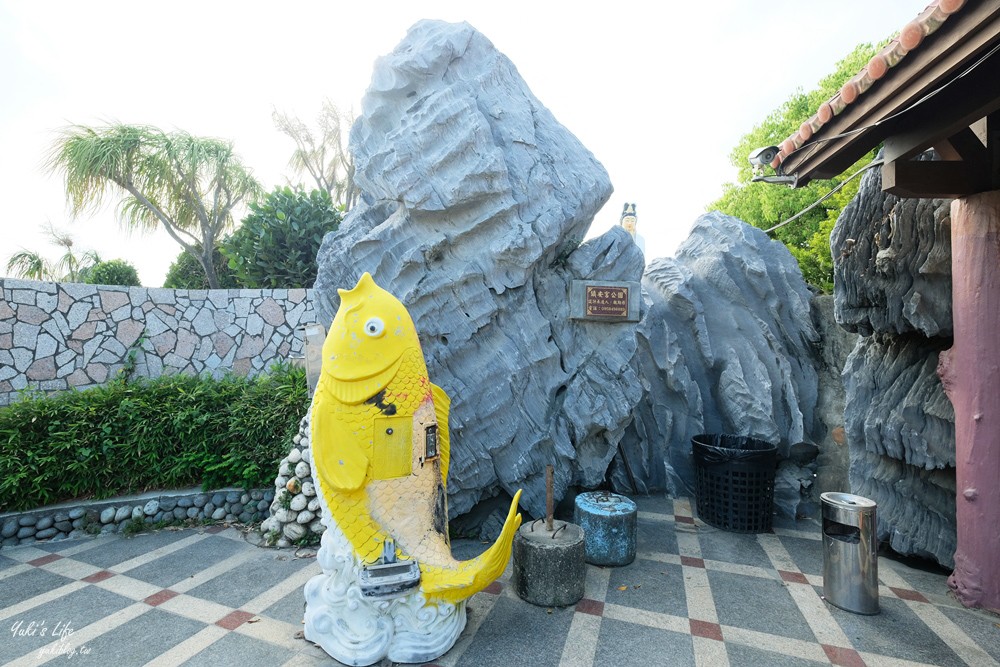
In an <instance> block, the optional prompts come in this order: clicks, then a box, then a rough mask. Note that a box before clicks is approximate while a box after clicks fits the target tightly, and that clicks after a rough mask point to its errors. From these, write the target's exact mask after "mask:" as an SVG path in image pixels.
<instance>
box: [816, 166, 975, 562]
mask: <svg viewBox="0 0 1000 667" xmlns="http://www.w3.org/2000/svg"><path fill="white" fill-rule="evenodd" d="M932 158H933V154H930V153H929V154H925V155H924V156H922V159H932ZM881 187H882V180H881V173H880V172H879V171H878V170H872V171H870V172H868V173H867V174H866V175H865V176H864V177H863V179H862V182H861V187H860V189H859V192H858V195H857V197H855V199H854V200H853V201H852V202H851V203H850V204H849V205H848V206H846V207H845V208H844V211H843V213H842V214H841V216H840V218H839V219H838V221H837V224H836V226H835V228H834V230H833V234H832V236H831V239H830V246H831V250H832V252H833V256H834V264H835V269H834V285H835V314H836V318H837V321H838V322H839V323H840V324H841V325H842V326H844V327H845V328H846V329H848V330H850V331H856V332H858V333H861V334H863V335H865V336H869V337H868V338H864V339H861V340H859V341H858V343H857V345H856V347H855V349H854V351H853V352H852V353H851V355H850V357H849V358H848V361H847V364H846V365H845V368H844V375H843V380H844V388H845V391H846V401H845V412H844V423H845V428H846V436H847V441H848V446H849V449H850V461H851V462H850V475H849V479H850V486H851V490H852V491H853V492H854V493H858V494H860V495H863V496H867V497H869V498H871V499H872V500H874V501H876V502H877V503H878V506H879V507H878V516H879V537H880V539H882V540H888V542H889V544H890V546H891V547H892V548H893V549H894V550H896V551H897V552H899V553H902V554H906V555H915V556H920V557H926V558H931V559H934V560H936V561H937V562H938V563H940V564H941V565H944V566H946V567H951V566H952V565H953V556H954V550H955V544H956V525H955V470H954V465H955V428H954V420H955V417H954V411H953V409H952V405H951V403H950V402H949V400H948V398H947V397H946V396H945V394H944V391H943V389H942V387H941V383H940V381H939V379H938V376H937V373H936V369H937V362H938V354H939V353H940V352H941V351H942V350H944V349H946V348H948V347H949V346H950V345H951V332H952V310H951V290H952V286H951V236H950V232H951V218H950V200H937V199H934V200H931V199H899V198H897V197H895V196H893V195H888V194H885V193H883V192H882V191H881Z"/></svg>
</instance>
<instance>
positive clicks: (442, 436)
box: [431, 383, 451, 490]
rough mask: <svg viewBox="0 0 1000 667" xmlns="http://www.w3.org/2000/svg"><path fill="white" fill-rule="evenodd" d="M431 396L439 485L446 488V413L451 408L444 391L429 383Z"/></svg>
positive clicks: (448, 444) (448, 442)
mask: <svg viewBox="0 0 1000 667" xmlns="http://www.w3.org/2000/svg"><path fill="white" fill-rule="evenodd" d="M431 395H432V396H433V397H434V416H435V418H436V419H437V423H438V456H439V457H440V463H441V483H442V484H444V488H445V489H446V490H447V488H448V464H449V462H450V461H451V440H450V438H449V435H448V412H449V411H450V408H451V398H449V397H448V394H447V393H446V392H445V390H444V389H442V388H441V387H439V386H437V385H436V384H434V383H431Z"/></svg>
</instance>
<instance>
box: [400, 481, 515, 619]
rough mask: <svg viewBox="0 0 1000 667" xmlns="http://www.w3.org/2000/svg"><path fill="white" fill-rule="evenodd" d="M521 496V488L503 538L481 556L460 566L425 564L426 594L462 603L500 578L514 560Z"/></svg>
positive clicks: (423, 581)
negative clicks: (512, 548)
mask: <svg viewBox="0 0 1000 667" xmlns="http://www.w3.org/2000/svg"><path fill="white" fill-rule="evenodd" d="M520 499H521V490H520V489H518V490H517V493H515V494H514V499H513V500H512V501H511V503H510V510H508V512H507V519H506V521H504V524H503V530H502V531H500V537H498V538H497V541H496V542H494V543H493V546H491V547H490V548H489V549H487V550H486V551H484V552H483V553H482V554H480V555H479V557H477V558H473V559H472V560H466V561H462V562H460V563H458V566H457V567H456V568H444V567H434V566H428V567H426V568H425V567H424V566H421V568H420V569H421V572H422V575H423V576H422V579H421V582H420V590H421V591H423V593H424V595H426V596H427V597H428V598H433V599H436V600H444V601H447V602H452V603H458V602H461V601H462V600H467V599H469V598H470V597H472V596H473V595H475V594H476V593H478V592H479V591H481V590H483V589H484V588H486V587H487V586H489V585H490V584H491V583H493V582H494V581H496V579H497V577H499V576H500V575H501V574H503V571H504V569H506V567H507V563H508V562H509V561H510V550H511V545H512V544H513V542H514V535H516V534H517V529H518V528H520V527H521V514H520V513H519V512H518V511H517V503H518V501H519V500H520Z"/></svg>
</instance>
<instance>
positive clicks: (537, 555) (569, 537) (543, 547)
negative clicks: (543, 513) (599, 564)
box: [512, 521, 587, 607]
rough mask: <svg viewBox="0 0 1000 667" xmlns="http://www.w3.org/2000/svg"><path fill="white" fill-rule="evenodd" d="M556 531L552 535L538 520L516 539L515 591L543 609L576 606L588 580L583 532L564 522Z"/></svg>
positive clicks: (525, 528) (555, 526) (524, 529)
mask: <svg viewBox="0 0 1000 667" xmlns="http://www.w3.org/2000/svg"><path fill="white" fill-rule="evenodd" d="M553 528H554V530H553V531H552V532H549V531H548V530H546V527H545V522H544V521H535V522H533V523H529V524H526V525H524V526H521V528H520V530H518V531H517V535H515V536H514V569H513V576H512V581H513V583H514V591H515V592H516V593H517V595H518V597H520V598H521V599H522V600H524V601H525V602H530V603H531V604H534V605H538V606H540V607H565V606H567V605H571V604H576V603H577V602H578V601H579V600H580V598H582V597H583V586H584V581H585V580H586V577H587V564H586V563H585V562H584V547H583V542H584V540H583V531H582V530H580V527H579V526H577V525H575V524H572V523H566V522H564V521H556V522H555V523H554V525H553Z"/></svg>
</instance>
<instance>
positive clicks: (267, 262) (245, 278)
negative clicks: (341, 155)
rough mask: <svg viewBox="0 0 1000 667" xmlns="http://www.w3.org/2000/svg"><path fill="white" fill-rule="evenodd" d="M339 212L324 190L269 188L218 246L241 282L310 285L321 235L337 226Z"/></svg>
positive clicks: (270, 285)
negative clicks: (262, 198)
mask: <svg viewBox="0 0 1000 667" xmlns="http://www.w3.org/2000/svg"><path fill="white" fill-rule="evenodd" d="M340 221H341V213H340V211H338V210H337V208H335V207H334V205H333V200H332V199H331V197H330V193H329V192H327V191H326V190H313V191H312V192H308V193H307V192H305V191H303V190H302V189H301V188H296V189H294V190H293V189H292V188H290V187H287V186H286V187H283V188H275V189H274V191H273V192H271V193H270V194H268V195H267V196H266V197H264V200H263V201H262V202H260V203H252V204H250V213H249V214H248V215H247V217H245V218H244V219H243V223H242V224H241V225H240V227H239V229H237V230H236V231H235V232H233V234H232V235H231V236H229V237H228V238H226V239H225V240H224V241H223V242H222V245H221V246H220V250H221V251H222V254H223V255H224V256H225V257H226V258H227V259H228V260H229V268H230V269H232V270H233V271H234V272H235V274H236V277H237V279H238V280H239V282H240V283H241V284H242V285H243V286H244V287H249V288H262V287H310V286H312V284H313V283H314V282H315V281H316V272H317V266H316V254H317V253H318V252H319V247H320V244H321V243H322V242H323V236H324V235H325V234H326V233H327V232H330V231H333V230H335V229H337V227H338V226H339V225H340Z"/></svg>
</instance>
